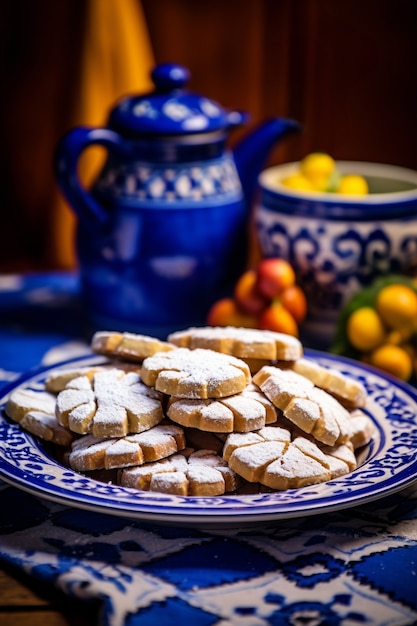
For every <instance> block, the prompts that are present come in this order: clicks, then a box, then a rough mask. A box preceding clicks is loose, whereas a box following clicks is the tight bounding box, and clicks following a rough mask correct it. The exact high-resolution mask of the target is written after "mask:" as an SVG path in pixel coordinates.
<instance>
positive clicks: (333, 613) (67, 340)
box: [0, 274, 417, 626]
mask: <svg viewBox="0 0 417 626" xmlns="http://www.w3.org/2000/svg"><path fill="white" fill-rule="evenodd" d="M88 333H89V331H88V326H86V322H85V318H84V316H83V313H82V308H81V306H80V302H79V284H78V277H77V276H76V275H75V274H48V275H38V276H30V277H21V276H7V277H6V276H4V277H0V386H1V385H2V384H3V385H5V384H6V383H7V382H10V381H11V380H13V379H14V378H15V377H17V376H18V375H19V373H21V372H24V371H26V370H28V369H30V368H32V367H34V366H36V365H38V364H40V363H53V362H54V360H56V361H59V360H61V357H62V356H63V355H64V356H72V355H78V354H83V353H86V352H88V338H89V334H88ZM0 487H1V485H0ZM0 498H1V499H2V500H0V563H1V568H0V624H1V625H2V626H19V625H20V624H22V625H23V624H27V623H29V624H31V625H32V626H36V625H37V624H39V625H40V624H42V626H62V625H68V624H70V625H72V624H74V625H75V624H76V625H77V626H83V625H84V624H89V625H91V624H103V625H104V624H106V625H108V626H121V625H122V624H125V625H126V626H136V625H138V626H139V625H140V626H147V625H148V624H154V623H158V625H159V626H164V625H165V624H167V625H168V624H171V623H172V622H173V621H174V620H175V619H178V620H179V621H180V622H181V623H182V622H183V621H185V620H188V621H189V622H190V624H194V623H195V624H202V625H205V624H207V626H209V625H211V624H212V625H213V626H220V624H221V626H266V625H267V624H271V625H275V624H276V625H278V626H281V625H282V626H284V625H285V624H294V625H296V626H298V625H301V624H302V625H303V626H316V625H317V626H326V625H327V624H328V625H329V626H332V625H333V624H334V625H335V626H338V625H340V626H355V625H357V626H359V624H363V623H366V624H367V626H382V625H384V626H407V625H411V624H416V623H417V601H416V595H417V594H416V593H415V591H416V590H417V489H416V488H415V486H412V487H409V488H407V489H406V490H405V491H403V492H401V493H398V494H394V495H392V496H391V497H388V498H385V499H383V500H382V501H381V502H375V503H371V504H368V505H363V506H362V507H360V508H359V507H358V508H354V509H350V510H345V511H339V512H331V513H329V514H321V515H318V516H314V517H311V518H305V519H304V518H301V519H298V520H295V521H293V520H287V521H282V522H280V523H277V524H275V525H273V526H271V527H266V528H253V529H252V528H251V529H246V530H245V529H236V530H230V529H227V530H224V531H222V530H217V531H211V532H209V531H207V532H205V531H202V530H198V529H186V528H180V529H173V528H170V527H165V528H164V527H161V528H158V527H155V526H154V525H152V524H141V523H139V522H137V521H136V522H134V523H131V522H128V521H125V520H123V519H122V518H117V522H116V521H114V520H115V519H116V518H112V517H111V516H104V515H103V516H100V519H98V518H96V517H94V516H95V514H93V513H91V512H88V511H87V512H80V511H75V512H74V511H73V510H71V509H70V508H68V507H64V506H61V505H59V504H54V503H47V502H46V501H42V500H41V499H38V498H35V497H34V496H31V495H30V494H26V493H25V492H22V491H19V490H18V489H16V488H15V487H10V486H6V485H3V489H1V488H0ZM5 503H6V504H5ZM6 505H7V506H6ZM2 507H3V508H2ZM19 507H21V509H22V512H19V511H18V509H19ZM31 507H32V508H31ZM35 511H36V515H35ZM22 516H23V517H22ZM31 516H32V517H31ZM35 517H36V519H35ZM96 523H98V524H99V525H98V526H95V524H96ZM16 524H17V525H19V524H21V526H19V529H18V530H16ZM97 528H98V529H99V530H97ZM52 529H53V531H54V532H52ZM65 529H66V530H67V532H68V538H67V537H66V536H65V532H66V530H65ZM103 529H104V530H103ZM46 530H47V533H46ZM19 532H20V534H19ZM54 533H55V534H54ZM59 533H61V534H59ZM46 534H48V541H49V545H50V546H52V548H51V551H50V553H49V552H48V550H45V553H42V558H43V562H42V569H41V568H40V565H39V563H40V561H39V559H40V555H41V552H42V551H41V550H40V548H39V546H40V545H42V542H45V535H46ZM32 540H33V545H32V544H31V541H32ZM25 541H27V544H25ZM54 542H55V543H54ZM58 543H61V544H62V545H61V546H60V547H59V548H57V550H58V551H59V554H60V557H59V558H60V561H59V567H60V568H61V571H60V572H59V574H60V575H59V576H58V575H55V573H54V571H53V568H54V566H56V565H57V563H58V562H55V558H56V554H55V552H54V549H55V547H56V544H58ZM31 548H33V550H31ZM32 552H33V553H36V559H35V560H34V559H33V554H32ZM48 555H49V556H48ZM63 555H64V556H63ZM64 558H65V559H66V561H65V571H64V569H63V566H62V563H63V559H64ZM48 559H49V560H50V562H49V560H48ZM100 580H101V583H100ZM109 581H112V584H113V587H112V588H111V589H110V583H109ZM122 581H123V585H124V588H123V589H121V588H120V586H121V585H122ZM398 581H400V583H399V582H398ZM86 589H88V593H84V591H85V590H86ZM133 590H135V593H137V597H133V596H132V591H133ZM138 590H140V593H138ZM103 598H104V602H103ZM109 598H110V600H109ZM86 599H87V600H88V601H85V600H86ZM103 607H104V610H103ZM365 616H366V619H365ZM297 620H298V621H297Z"/></svg>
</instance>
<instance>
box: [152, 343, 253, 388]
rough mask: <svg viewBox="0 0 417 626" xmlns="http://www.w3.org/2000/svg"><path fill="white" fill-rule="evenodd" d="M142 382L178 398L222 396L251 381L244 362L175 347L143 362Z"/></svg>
mask: <svg viewBox="0 0 417 626" xmlns="http://www.w3.org/2000/svg"><path fill="white" fill-rule="evenodd" d="M141 376H142V380H143V382H144V383H145V384H147V385H149V386H152V387H155V389H157V390H158V391H162V392H163V393H166V394H168V395H170V396H177V397H179V398H203V399H205V398H222V397H224V396H231V395H233V394H236V393H239V392H240V391H243V389H244V388H245V387H246V386H247V385H248V384H249V383H250V382H251V375H250V371H249V368H248V366H247V365H246V363H244V362H243V361H241V360H240V359H237V358H235V357H233V356H230V355H228V354H220V353H219V352H214V351H213V350H202V349H197V350H189V349H188V348H177V349H176V350H172V351H171V352H159V353H157V354H155V355H154V356H151V357H148V358H147V359H145V360H144V361H143V364H142V370H141Z"/></svg>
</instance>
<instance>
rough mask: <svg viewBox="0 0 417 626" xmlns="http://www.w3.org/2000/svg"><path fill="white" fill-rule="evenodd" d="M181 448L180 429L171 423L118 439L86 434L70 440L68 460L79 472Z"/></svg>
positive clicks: (118, 465) (125, 464)
mask: <svg viewBox="0 0 417 626" xmlns="http://www.w3.org/2000/svg"><path fill="white" fill-rule="evenodd" d="M183 448H185V437H184V431H183V430H182V428H180V427H179V426H175V425H158V426H155V427H154V428H152V429H151V430H149V431H147V432H143V433H138V434H133V435H127V436H126V437H123V438H119V439H107V438H97V437H94V436H93V435H86V436H85V437H81V438H80V439H77V440H76V441H74V443H73V444H72V450H71V452H70V454H69V464H70V466H71V467H72V468H73V469H75V470H76V471H80V472H85V471H91V470H97V469H103V468H104V469H112V468H122V467H128V466H136V465H142V464H143V463H149V462H153V461H157V460H159V459H163V458H165V457H167V456H170V455H171V454H175V453H176V452H178V451H179V450H182V449H183Z"/></svg>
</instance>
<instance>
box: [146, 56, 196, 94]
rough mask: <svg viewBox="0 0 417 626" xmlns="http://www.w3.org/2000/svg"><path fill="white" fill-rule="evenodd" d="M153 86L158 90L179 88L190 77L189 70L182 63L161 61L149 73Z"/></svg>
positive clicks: (164, 90)
mask: <svg viewBox="0 0 417 626" xmlns="http://www.w3.org/2000/svg"><path fill="white" fill-rule="evenodd" d="M151 78H152V80H153V82H154V84H155V87H156V88H157V90H158V91H160V92H166V91H173V90H174V89H181V87H184V85H186V84H187V83H188V81H189V79H190V72H189V71H188V70H187V68H186V67H183V66H182V65H176V64H175V63H161V64H160V65H157V66H156V67H155V69H154V70H153V72H152V74H151Z"/></svg>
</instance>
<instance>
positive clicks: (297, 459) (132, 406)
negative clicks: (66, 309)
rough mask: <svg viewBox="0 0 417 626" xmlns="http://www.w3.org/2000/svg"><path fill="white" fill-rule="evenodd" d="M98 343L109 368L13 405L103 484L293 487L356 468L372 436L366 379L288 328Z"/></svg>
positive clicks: (217, 490)
mask: <svg viewBox="0 0 417 626" xmlns="http://www.w3.org/2000/svg"><path fill="white" fill-rule="evenodd" d="M91 348H92V351H93V352H95V353H97V354H100V355H104V356H105V357H106V360H105V362H104V363H103V364H100V365H95V366H92V367H84V368H81V369H70V368H68V369H61V368H60V369H57V370H56V371H53V372H51V373H50V374H49V377H48V378H47V379H46V381H45V384H44V388H42V389H41V390H35V389H28V388H23V387H19V388H17V389H15V390H14V391H13V392H12V393H11V395H10V397H9V399H8V402H7V405H6V413H7V415H8V416H9V417H10V418H11V419H12V420H14V421H16V422H19V424H20V425H21V427H22V428H24V429H26V430H28V431H29V432H31V433H33V434H34V435H36V436H38V437H40V438H41V439H44V440H45V441H50V442H52V443H53V444H54V445H55V446H59V447H60V449H61V450H62V451H63V454H61V455H60V456H61V458H62V459H64V461H65V463H67V464H68V465H69V466H70V467H71V468H72V469H73V470H75V471H77V472H82V473H87V474H89V473H92V474H93V475H94V473H95V472H97V471H100V472H101V473H100V477H101V478H100V479H101V480H108V481H110V480H116V481H117V483H118V484H120V485H122V486H125V487H131V488H136V489H141V490H150V491H158V492H163V493H170V494H177V495H193V496H196V495H197V496H216V495H223V494H225V493H230V492H236V491H238V492H239V493H254V492H256V491H270V490H284V489H293V488H299V487H303V486H307V485H312V484H317V483H321V482H325V481H328V480H331V479H334V478H337V477H339V476H342V475H344V474H347V473H349V472H351V471H352V470H353V469H355V467H356V465H357V459H356V453H355V452H356V450H357V449H359V448H362V447H363V446H365V445H367V444H368V443H369V441H370V440H371V438H372V435H373V424H372V421H371V419H370V418H369V417H368V415H367V414H366V412H365V411H364V410H363V409H364V407H365V405H366V402H367V395H366V390H365V388H364V387H363V385H362V384H361V383H360V382H358V381H357V380H356V379H352V378H350V377H348V376H346V375H344V374H342V373H340V372H339V371H338V370H336V369H330V368H327V367H324V366H322V365H319V364H318V363H316V362H315V361H313V360H312V359H307V358H305V356H304V353H303V346H302V344H301V342H300V341H299V340H298V339H297V338H295V337H292V336H289V335H285V334H281V333H275V332H271V331H261V330H255V329H246V328H234V327H226V328H223V327H221V328H220V327H202V328H190V329H187V330H183V331H178V332H175V333H172V334H171V335H169V337H168V339H167V341H160V340H158V339H155V338H153V337H148V336H144V335H137V334H133V333H119V332H107V331H100V332H97V333H96V334H95V335H94V336H93V338H92V342H91ZM106 473H108V476H107V477H106Z"/></svg>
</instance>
